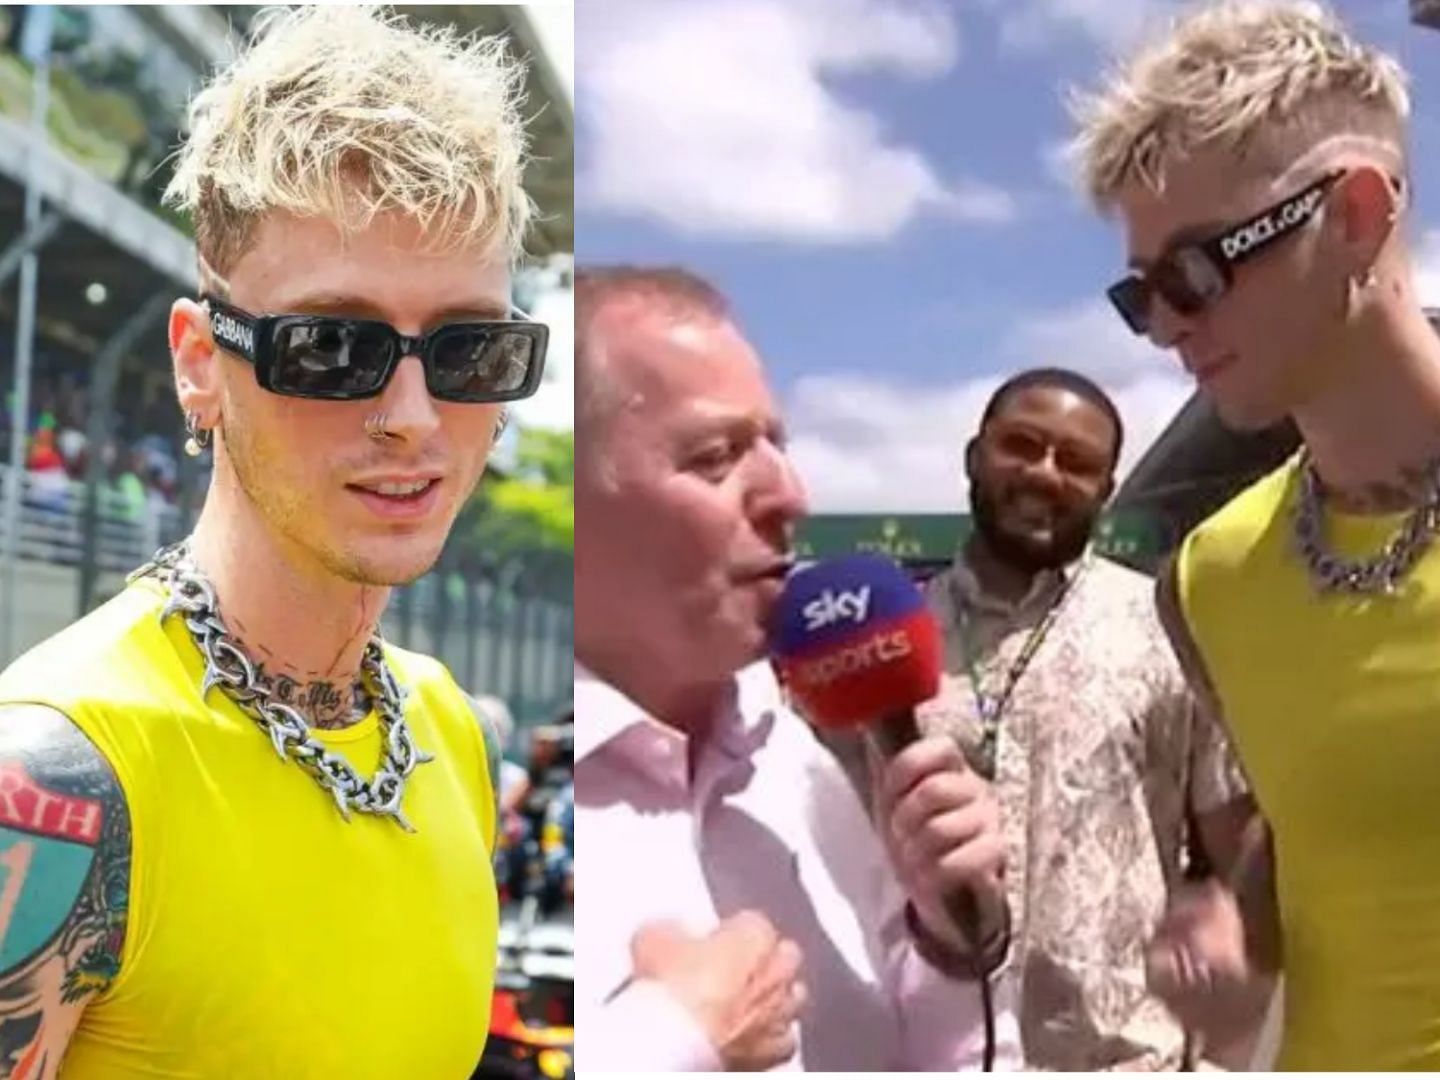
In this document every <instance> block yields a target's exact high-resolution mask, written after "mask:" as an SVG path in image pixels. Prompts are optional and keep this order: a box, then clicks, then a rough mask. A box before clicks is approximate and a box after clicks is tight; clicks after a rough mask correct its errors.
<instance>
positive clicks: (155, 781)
mask: <svg viewBox="0 0 1440 1080" xmlns="http://www.w3.org/2000/svg"><path fill="white" fill-rule="evenodd" d="M163 600H164V595H163V590H162V588H161V587H160V586H159V585H158V584H156V583H154V582H150V581H142V582H139V583H137V584H135V585H132V586H131V587H130V588H128V589H126V590H125V591H124V592H123V593H121V594H120V595H119V596H117V597H116V598H115V599H113V600H111V601H110V602H109V603H107V604H105V605H104V606H103V607H101V608H100V609H99V610H97V611H96V612H94V613H93V614H92V615H90V616H89V617H87V618H85V619H83V620H81V621H80V622H78V623H76V624H75V625H73V626H71V627H70V628H68V629H67V630H65V631H63V632H62V633H61V634H59V635H58V636H57V637H55V638H52V639H50V640H49V641H48V642H46V643H44V644H43V645H41V646H39V647H38V648H36V649H34V650H32V651H31V652H30V653H28V654H26V655H25V656H23V657H22V658H21V659H20V660H18V661H17V662H16V663H15V664H14V665H13V666H12V667H11V668H10V669H9V670H8V671H6V672H5V673H4V675H3V676H0V701H6V702H34V703H38V704H43V705H48V706H51V707H53V708H56V709H59V710H61V711H63V712H64V713H66V714H67V715H68V716H70V718H71V719H72V720H73V721H74V722H75V723H76V724H77V725H78V726H79V727H80V728H81V729H83V730H84V731H85V733H86V734H87V735H88V736H89V737H90V738H91V739H92V740H93V741H94V742H95V744H96V745H97V746H98V747H99V748H100V750H101V751H102V752H103V753H104V754H105V756H106V757H107V758H108V759H109V761H110V763H111V765H112V766H113V768H114V770H115V773H116V775H117V777H118V779H119V782H120V784H121V786H122V788H123V789H124V792H125V796H126V800H127V802H128V805H129V810H130V821H131V829H132V835H133V841H134V848H133V853H134V859H133V864H132V868H131V875H130V903H129V918H128V927H127V930H126V934H125V945H124V950H123V952H122V954H121V961H120V974H119V976H118V977H117V979H116V981H115V982H114V983H113V985H111V987H110V988H109V989H108V990H106V991H105V992H103V993H102V994H100V995H98V996H97V997H95V998H94V999H92V1001H91V1002H90V1004H89V1006H88V1008H87V1009H86V1010H85V1013H84V1016H83V1018H82V1020H81V1023H80V1027H79V1030H78V1032H77V1033H76V1035H75V1038H74V1041H73V1042H72V1044H71V1048H70V1051H69V1053H68V1055H67V1057H66V1059H65V1064H64V1071H63V1075H64V1077H65V1080H130V1078H137V1080H138V1078H141V1077H144V1078H146V1080H154V1078H156V1077H186V1078H194V1080H201V1078H204V1080H210V1078H215V1080H221V1078H223V1080H237V1078H244V1080H262V1078H264V1080H268V1078H271V1077H275V1078H281V1077H283V1078H285V1080H292V1078H293V1080H312V1078H313V1080H340V1078H345V1080H368V1078H374V1080H382V1078H383V1080H396V1078H399V1077H415V1078H424V1080H452V1078H453V1080H467V1078H468V1077H469V1076H470V1074H471V1072H472V1070H473V1069H474V1067H475V1065H476V1063H477V1062H478V1061H479V1059H480V1054H481V1051H482V1049H483V1047H484V1043H485V1036H486V1032H487V1029H488V1027H489V1019H490V995H491V990H492V984H493V978H494V969H495V955H496V954H495V947H496V940H495V939H496V920H497V912H496V906H497V903H496V891H495V880H494V876H493V871H492V869H491V849H492V846H493V842H494V836H495V826H496V822H495V801H494V794H493V792H492V790H491V787H490V780H489V773H488V770H487V765H486V756H485V744H484V735H483V733H482V731H481V729H480V727H479V724H478V721H477V720H476V719H475V717H474V716H473V714H472V713H471V711H470V708H469V706H468V703H467V701H466V700H465V698H464V696H463V695H462V693H461V692H460V690H459V688H458V687H457V686H456V685H455V683H454V682H453V680H452V679H451V678H450V676H449V674H448V673H447V672H446V671H445V669H444V667H443V666H442V665H440V664H439V663H438V662H436V661H434V660H431V659H429V658H426V657H422V656H418V655H415V654H412V653H407V652H404V651H402V650H399V649H393V648H388V647H387V649H386V657H387V660H388V661H389V662H390V664H391V665H392V669H393V670H394V672H395V674H396V677H397V679H398V680H399V681H400V683H401V685H402V686H404V687H407V688H408V689H409V690H410V697H409V699H408V701H407V703H406V708H405V715H406V718H407V720H408V722H409V724H410V727H411V731H412V732H413V734H414V738H415V743H416V745H417V746H418V747H419V748H420V749H422V750H424V751H426V752H428V753H430V754H433V755H435V760H434V761H432V762H428V763H425V764H421V765H418V766H417V767H416V769H415V771H414V772H413V773H412V774H411V776H410V779H409V784H408V786H407V788H406V792H405V801H404V806H403V810H404V812H405V814H406V816H407V817H408V818H409V820H410V821H411V823H412V824H413V825H414V826H415V827H416V829H417V830H418V832H416V833H414V834H411V833H406V832H405V831H403V830H402V829H401V828H400V827H399V826H398V825H397V824H396V823H395V822H394V821H393V820H391V819H381V818H374V817H371V816H369V815H363V814H352V815H351V820H350V821H349V822H348V823H347V822H345V821H344V820H343V819H342V818H341V817H340V814H339V812H338V810H337V809H336V806H335V803H334V801H333V799H332V798H331V797H330V796H329V794H328V793H326V792H325V791H323V790H322V789H321V788H320V787H319V785H317V784H316V783H315V781H314V780H312V779H311V778H310V777H309V776H308V775H306V774H305V773H303V772H302V771H301V770H300V769H299V768H298V767H297V766H296V765H295V764H294V763H293V762H289V761H285V762H282V761H281V760H280V759H279V758H278V757H277V756H276V753H275V750H274V747H273V745H272V743H271V741H270V740H269V739H268V738H267V737H266V736H265V735H264V733H263V732H261V730H260V729H259V728H258V727H257V725H256V724H255V722H254V721H253V720H251V719H250V718H249V717H247V716H246V715H245V714H243V713H242V712H240V711H239V709H237V708H236V707H235V705H234V704H233V703H232V702H231V701H230V700H229V699H228V698H226V697H224V695H223V694H222V693H221V692H220V691H218V690H215V691H212V692H211V694H210V695H209V697H208V698H207V699H206V700H205V701H202V700H201V698H200V695H199V687H200V681H201V676H202V671H203V661H202V659H201V656H200V653H199V650H198V649H197V648H196V647H195V645H194V643H193V642H192V640H191V638H190V636H189V634H188V632H187V631H186V630H185V628H184V627H183V626H182V624H181V622H180V620H179V619H178V618H174V619H168V620H166V622H165V624H164V625H163V626H162V625H161V623H160V621H159V618H158V616H159V612H160V609H161V606H162V604H163ZM315 735H316V737H317V738H318V739H320V740H321V741H323V742H324V743H325V744H326V745H327V746H328V747H329V748H330V749H332V750H334V751H336V752H337V753H340V754H342V755H343V756H345V757H346V758H347V759H348V760H349V761H350V763H351V764H352V765H353V766H354V768H355V769H356V771H358V772H359V773H360V774H361V775H362V776H366V777H368V776H370V775H372V774H373V772H374V770H375V767H376V765H377V763H378V762H379V760H380V755H381V746H380V731H379V725H378V722H377V718H376V716H375V714H374V713H373V712H372V713H371V715H370V716H368V717H366V718H365V719H364V720H362V721H361V722H359V723H358V724H356V725H354V726H353V727H350V728H348V729H344V730H340V731H316V732H315Z"/></svg>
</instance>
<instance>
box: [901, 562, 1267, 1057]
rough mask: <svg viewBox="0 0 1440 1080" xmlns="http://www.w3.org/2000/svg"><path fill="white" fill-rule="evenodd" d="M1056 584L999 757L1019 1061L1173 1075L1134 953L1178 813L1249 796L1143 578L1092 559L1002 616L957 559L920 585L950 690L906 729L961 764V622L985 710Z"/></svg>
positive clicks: (1156, 914)
mask: <svg viewBox="0 0 1440 1080" xmlns="http://www.w3.org/2000/svg"><path fill="white" fill-rule="evenodd" d="M1081 567H1084V569H1083V570H1082V569H1081ZM1077 574H1078V577H1076V575H1077ZM1067 582H1069V583H1070V584H1069V588H1068V589H1066V590H1065V592H1064V597H1063V600H1062V601H1061V604H1062V606H1061V607H1060V609H1059V613H1058V615H1057V616H1056V619H1055V621H1054V623H1053V624H1052V626H1051V628H1050V631H1049V633H1048V634H1047V635H1046V636H1045V638H1044V639H1043V643H1042V644H1041V645H1040V647H1039V650H1038V651H1037V652H1036V653H1035V654H1034V656H1033V657H1032V659H1031V662H1030V663H1029V665H1028V667H1027V668H1026V669H1025V671H1024V673H1023V675H1022V676H1021V677H1020V680H1019V682H1018V683H1016V685H1015V689H1014V693H1013V694H1012V695H1011V698H1010V701H1009V703H1008V705H1007V706H1006V708H1005V711H1004V713H1003V715H1002V718H1001V721H1000V726H999V740H998V743H997V765H996V777H995V786H996V794H997V797H998V798H999V800H1000V805H1001V810H1002V813H1003V816H1004V821H1005V831H1006V840H1007V846H1008V866H1007V870H1006V886H1007V889H1008V892H1009V899H1010V904H1011V910H1012V915H1013V918H1014V947H1013V952H1012V956H1011V960H1010V965H1011V966H1010V970H1011V972H1012V975H1013V976H1014V977H1016V978H1017V979H1018V983H1019V985H1018V989H1019V1002H1020V1021H1021V1035H1022V1041H1023V1044H1024V1048H1025V1055H1026V1060H1027V1063H1028V1064H1029V1065H1030V1066H1031V1067H1032V1068H1040V1069H1065V1070H1072V1069H1109V1068H1116V1067H1126V1068H1139V1069H1166V1068H1175V1067H1177V1066H1178V1065H1179V1064H1180V1059H1181V1051H1182V1045H1183V1033H1182V1031H1181V1030H1180V1028H1179V1026H1178V1024H1176V1022H1175V1021H1174V1020H1173V1018H1172V1017H1171V1016H1170V1014H1169V1013H1168V1012H1167V1011H1166V1009H1165V1007H1164V1006H1163V1005H1161V1004H1160V1002H1159V1001H1157V1000H1156V999H1154V998H1152V997H1149V996H1148V995H1147V994H1146V992H1145V968H1144V948H1145V944H1146V941H1147V940H1148V938H1149V936H1150V934H1151V931H1152V929H1153V928H1154V926H1155V925H1156V923H1157V921H1158V920H1159V919H1160V917H1161V915H1162V914H1163V912H1164V910H1165V904H1166V898H1167V894H1168V890H1169V888H1170V886H1171V885H1172V884H1174V883H1175V882H1176V881H1177V880H1178V878H1179V876H1180V873H1181V869H1182V852H1183V850H1184V845H1185V839H1186V820H1187V814H1188V815H1198V814H1204V813H1206V812H1208V811H1211V810H1214V809H1216V808H1218V807H1220V806H1223V805H1224V804H1226V803H1228V802H1230V801H1231V800H1232V799H1234V798H1236V797H1237V796H1239V795H1242V794H1244V793H1245V791H1246V786H1245V781H1244V779H1243V777H1242V775H1241V773H1240V771H1239V768H1238V767H1237V765H1236V764H1235V761H1234V758H1233V756H1232V755H1231V754H1230V751H1229V748H1228V745H1227V742H1226V739H1225V737H1224V735H1223V733H1222V732H1221V730H1220V729H1219V727H1218V725H1216V724H1215V723H1214V722H1213V721H1212V720H1210V719H1208V718H1207V715H1208V714H1202V713H1201V712H1200V711H1199V710H1197V709H1196V707H1195V704H1194V699H1193V698H1192V697H1191V695H1190V693H1189V691H1188V689H1187V687H1186V683H1185V679H1184V676H1183V675H1182V674H1181V671H1180V667H1179V665H1178V663H1177V661H1176V660H1175V657H1174V654H1173V653H1172V651H1171V648H1170V645H1169V642H1168V640H1167V638H1166V636H1165V633H1164V631H1163V629H1162V628H1161V626H1160V623H1159V619H1158V617H1157V615H1156V612H1155V603H1154V587H1153V584H1152V582H1151V581H1150V579H1149V578H1147V577H1144V576H1143V575H1140V574H1137V573H1135V572H1133V571H1131V570H1127V569H1125V568H1124V567H1121V566H1118V565H1116V564H1114V563H1111V562H1108V561H1106V560H1104V559H1099V558H1092V559H1090V560H1088V561H1082V562H1081V563H1079V564H1077V565H1076V566H1075V567H1072V568H1070V569H1069V570H1068V571H1067V572H1066V573H1065V574H1061V573H1058V572H1056V573H1051V574H1047V575H1043V576H1042V578H1041V579H1040V580H1038V581H1037V582H1036V585H1035V587H1034V588H1033V589H1032V590H1031V593H1030V595H1029V596H1027V597H1026V598H1025V599H1024V600H1023V601H1022V602H1021V603H1020V604H1018V605H1007V604H1005V603H1004V602H1001V601H997V600H996V599H994V598H993V597H989V596H985V595H983V594H982V593H981V590H980V588H979V585H978V583H977V581H976V579H975V577H974V575H973V574H972V573H971V572H970V570H969V567H968V566H967V565H966V564H965V562H964V559H963V557H962V558H961V559H958V560H957V561H956V563H955V564H954V565H953V566H952V567H951V568H950V569H948V570H947V571H945V572H944V573H942V574H940V575H939V576H938V577H936V578H934V579H932V580H931V581H930V582H928V583H927V585H926V598H927V600H928V602H929V604H930V606H931V608H932V610H933V611H934V612H935V614H936V615H937V617H938V618H939V620H940V625H941V628H942V630H943V632H944V635H945V674H944V676H943V683H942V688H941V692H940V694H939V695H938V696H937V697H936V698H935V699H934V700H933V701H930V702H927V703H926V704H925V705H924V706H922V707H921V708H920V709H919V710H917V715H918V719H919V723H920V727H921V730H922V731H924V732H925V733H927V734H934V733H937V732H944V733H947V734H950V735H953V736H954V737H956V738H957V739H958V740H959V741H960V743H961V745H962V746H963V747H965V748H966V751H967V755H972V760H973V759H974V758H973V752H974V749H975V745H976V743H977V742H978V739H979V724H978V721H977V710H976V706H975V697H974V694H973V693H972V690H971V686H970V679H969V676H968V675H967V664H966V659H965V651H964V649H965V647H964V644H963V640H964V639H963V637H962V635H961V633H960V630H959V625H960V624H959V621H958V612H957V608H958V607H959V605H962V604H963V605H965V610H967V611H969V612H970V613H971V614H970V623H969V634H970V637H971V639H972V640H973V641H974V642H975V645H976V647H977V649H978V651H979V663H978V667H979V670H980V672H981V679H982V681H983V682H984V684H985V688H986V690H987V691H988V692H990V693H995V692H997V691H998V690H999V688H1000V686H1001V685H1002V684H1003V683H1004V681H1005V673H1006V672H1007V671H1008V670H1009V667H1010V664H1011V663H1012V661H1013V659H1014V658H1015V657H1016V656H1017V655H1018V654H1019V653H1020V652H1021V651H1022V649H1023V648H1024V647H1025V642H1026V640H1027V639H1028V637H1029V636H1030V632H1031V630H1032V628H1033V627H1035V626H1036V625H1037V624H1039V623H1040V622H1041V620H1043V619H1044V617H1045V614H1046V612H1047V611H1048V610H1049V608H1050V606H1051V604H1052V602H1053V601H1054V599H1055V597H1056V595H1057V593H1059V592H1061V590H1062V587H1063V586H1064V585H1065V584H1066V583H1067Z"/></svg>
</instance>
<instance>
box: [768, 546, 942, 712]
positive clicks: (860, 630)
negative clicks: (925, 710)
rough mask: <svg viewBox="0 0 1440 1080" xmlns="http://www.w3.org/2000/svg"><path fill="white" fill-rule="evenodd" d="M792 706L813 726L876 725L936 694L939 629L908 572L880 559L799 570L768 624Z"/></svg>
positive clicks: (830, 562)
mask: <svg viewBox="0 0 1440 1080" xmlns="http://www.w3.org/2000/svg"><path fill="white" fill-rule="evenodd" d="M771 651H772V653H773V655H774V657H775V660H776V663H777V666H778V668H779V670H780V677H781V679H782V680H783V681H784V683H785V687H786V689H787V690H788V691H789V694H790V699H791V701H792V703H793V704H794V705H795V707H796V709H797V710H798V711H799V712H800V713H801V714H802V715H803V716H805V718H806V719H808V720H809V721H810V722H811V723H813V724H815V725H817V726H818V727H828V728H846V727H852V726H855V725H859V724H867V723H872V722H874V721H876V720H879V719H881V718H883V717H886V716H889V715H892V714H894V713H897V712H903V711H904V710H907V709H911V708H914V707H915V706H916V705H919V704H920V703H921V702H924V701H929V700H930V699H931V698H933V697H934V696H935V694H936V693H937V692H938V691H939V688H940V656H941V647H940V628H939V626H938V625H937V624H936V622H935V617H934V616H933V615H932V614H931V613H930V611H929V609H928V608H927V607H926V606H925V599H924V597H922V596H921V595H920V591H919V590H918V589H916V588H915V585H914V583H913V582H911V580H910V579H909V577H907V576H906V574H905V572H904V571H903V570H901V569H900V567H899V566H897V565H896V564H895V563H894V562H892V561H891V560H889V559H887V558H884V557H882V556H879V555H852V556H849V557H848V558H844V559H834V560H828V561H825V562H820V563H815V564H814V565H812V566H809V567H807V568H805V569H803V570H797V571H796V572H795V573H793V574H792V575H791V576H790V578H789V580H788V581H787V582H786V583H785V591H784V593H783V594H782V595H781V597H780V602H779V603H778V604H777V605H776V609H775V614H774V618H773V621H772V625H771Z"/></svg>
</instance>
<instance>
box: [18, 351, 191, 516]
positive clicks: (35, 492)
mask: <svg viewBox="0 0 1440 1080" xmlns="http://www.w3.org/2000/svg"><path fill="white" fill-rule="evenodd" d="M9 417H10V408H9V403H7V407H6V409H5V412H4V416H3V419H0V431H3V432H4V437H5V440H6V443H7V445H8V440H9V429H10V424H9ZM31 417H32V419H31V423H30V427H29V430H28V432H27V440H26V451H25V468H26V471H27V472H28V473H29V474H30V487H29V491H28V494H27V498H26V501H27V502H28V503H30V504H32V505H36V506H42V507H47V508H51V509H57V510H64V509H68V508H70V507H71V506H73V505H74V503H73V499H74V493H75V484H77V483H83V482H84V480H85V474H86V470H87V469H88V468H89V464H90V458H91V455H92V453H93V449H92V447H91V445H90V438H89V436H88V435H87V434H86V431H87V427H88V423H89V391H88V388H87V387H86V386H84V385H82V384H81V383H79V381H78V380H76V379H74V378H72V377H69V376H62V377H60V378H58V379H57V378H47V379H42V380H41V381H40V382H39V383H38V385H37V387H36V393H35V397H34V400H33V403H32V409H31ZM108 426H109V428H110V430H111V431H116V432H121V433H122V434H121V435H120V436H118V437H112V438H110V439H109V440H108V441H107V442H106V443H105V445H104V446H103V447H102V448H101V450H100V454H101V460H102V463H103V465H104V480H103V485H102V495H101V498H102V506H103V508H104V511H103V512H104V513H105V514H106V515H107V516H111V517H118V518H120V519H122V520H126V521H131V522H136V523H139V522H144V521H148V520H153V519H154V518H155V517H156V516H158V515H159V514H161V513H163V512H164V511H165V510H167V509H169V508H171V507H173V506H174V505H175V503H176V496H177V491H178V486H179V473H180V469H179V458H178V455H177V453H176V447H175V440H174V436H173V434H162V433H161V432H162V431H164V430H165V429H166V424H165V423H164V422H163V420H162V418H160V417H150V418H148V419H147V421H146V422H144V423H137V422H135V419H134V418H133V417H126V416H119V415H117V416H116V417H113V418H112V422H111V424H110V425H108ZM137 429H139V430H142V431H143V432H144V433H143V434H140V435H138V436H130V437H126V435H125V433H127V432H132V431H135V430H137Z"/></svg>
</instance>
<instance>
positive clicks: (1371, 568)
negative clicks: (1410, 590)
mask: <svg viewBox="0 0 1440 1080" xmlns="http://www.w3.org/2000/svg"><path fill="white" fill-rule="evenodd" d="M1427 471H1428V473H1429V477H1430V479H1429V481H1428V487H1427V488H1426V490H1425V493H1424V498H1423V499H1422V501H1421V503H1420V506H1419V507H1418V508H1417V509H1415V510H1414V511H1412V512H1411V513H1410V515H1409V516H1408V517H1406V519H1405V523H1404V524H1403V525H1402V526H1400V529H1399V531H1398V532H1397V533H1396V534H1395V535H1394V536H1393V537H1391V538H1390V542H1389V543H1387V544H1386V545H1385V547H1384V549H1383V550H1382V551H1381V552H1380V553H1379V554H1378V555H1375V556H1372V557H1371V558H1369V559H1355V560H1350V559H1342V558H1341V557H1340V556H1338V555H1335V554H1333V553H1332V552H1331V551H1329V550H1328V549H1327V547H1326V545H1325V535H1324V533H1325V527H1324V520H1323V510H1324V504H1325V496H1324V492H1323V491H1322V490H1321V482H1320V476H1319V474H1318V473H1317V472H1316V471H1315V465H1314V463H1313V462H1312V461H1311V460H1310V455H1309V454H1307V453H1303V452H1302V456H1301V460H1300V498H1299V499H1298V500H1297V505H1296V507H1295V547H1296V549H1297V550H1298V551H1299V553H1300V555H1301V557H1302V558H1303V559H1304V560H1305V567H1306V569H1307V570H1308V571H1309V572H1310V581H1311V583H1312V584H1313V585H1314V586H1315V588H1317V589H1318V590H1320V591H1321V592H1325V593H1337V592H1338V593H1349V594H1351V595H1359V596H1366V595H1374V594H1377V593H1378V594H1382V595H1391V594H1393V593H1394V592H1395V591H1396V590H1397V589H1398V588H1399V587H1400V580H1401V578H1403V577H1404V576H1405V575H1406V574H1408V573H1409V572H1410V570H1411V569H1412V568H1413V567H1414V566H1415V564H1416V563H1417V562H1418V561H1419V560H1420V557H1421V556H1422V555H1424V554H1425V552H1426V551H1427V550H1429V548H1430V545H1431V544H1432V543H1433V542H1434V540H1435V537H1436V535H1437V534H1440V462H1436V463H1434V464H1432V465H1431V466H1430V468H1429V469H1428V470H1427Z"/></svg>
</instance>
